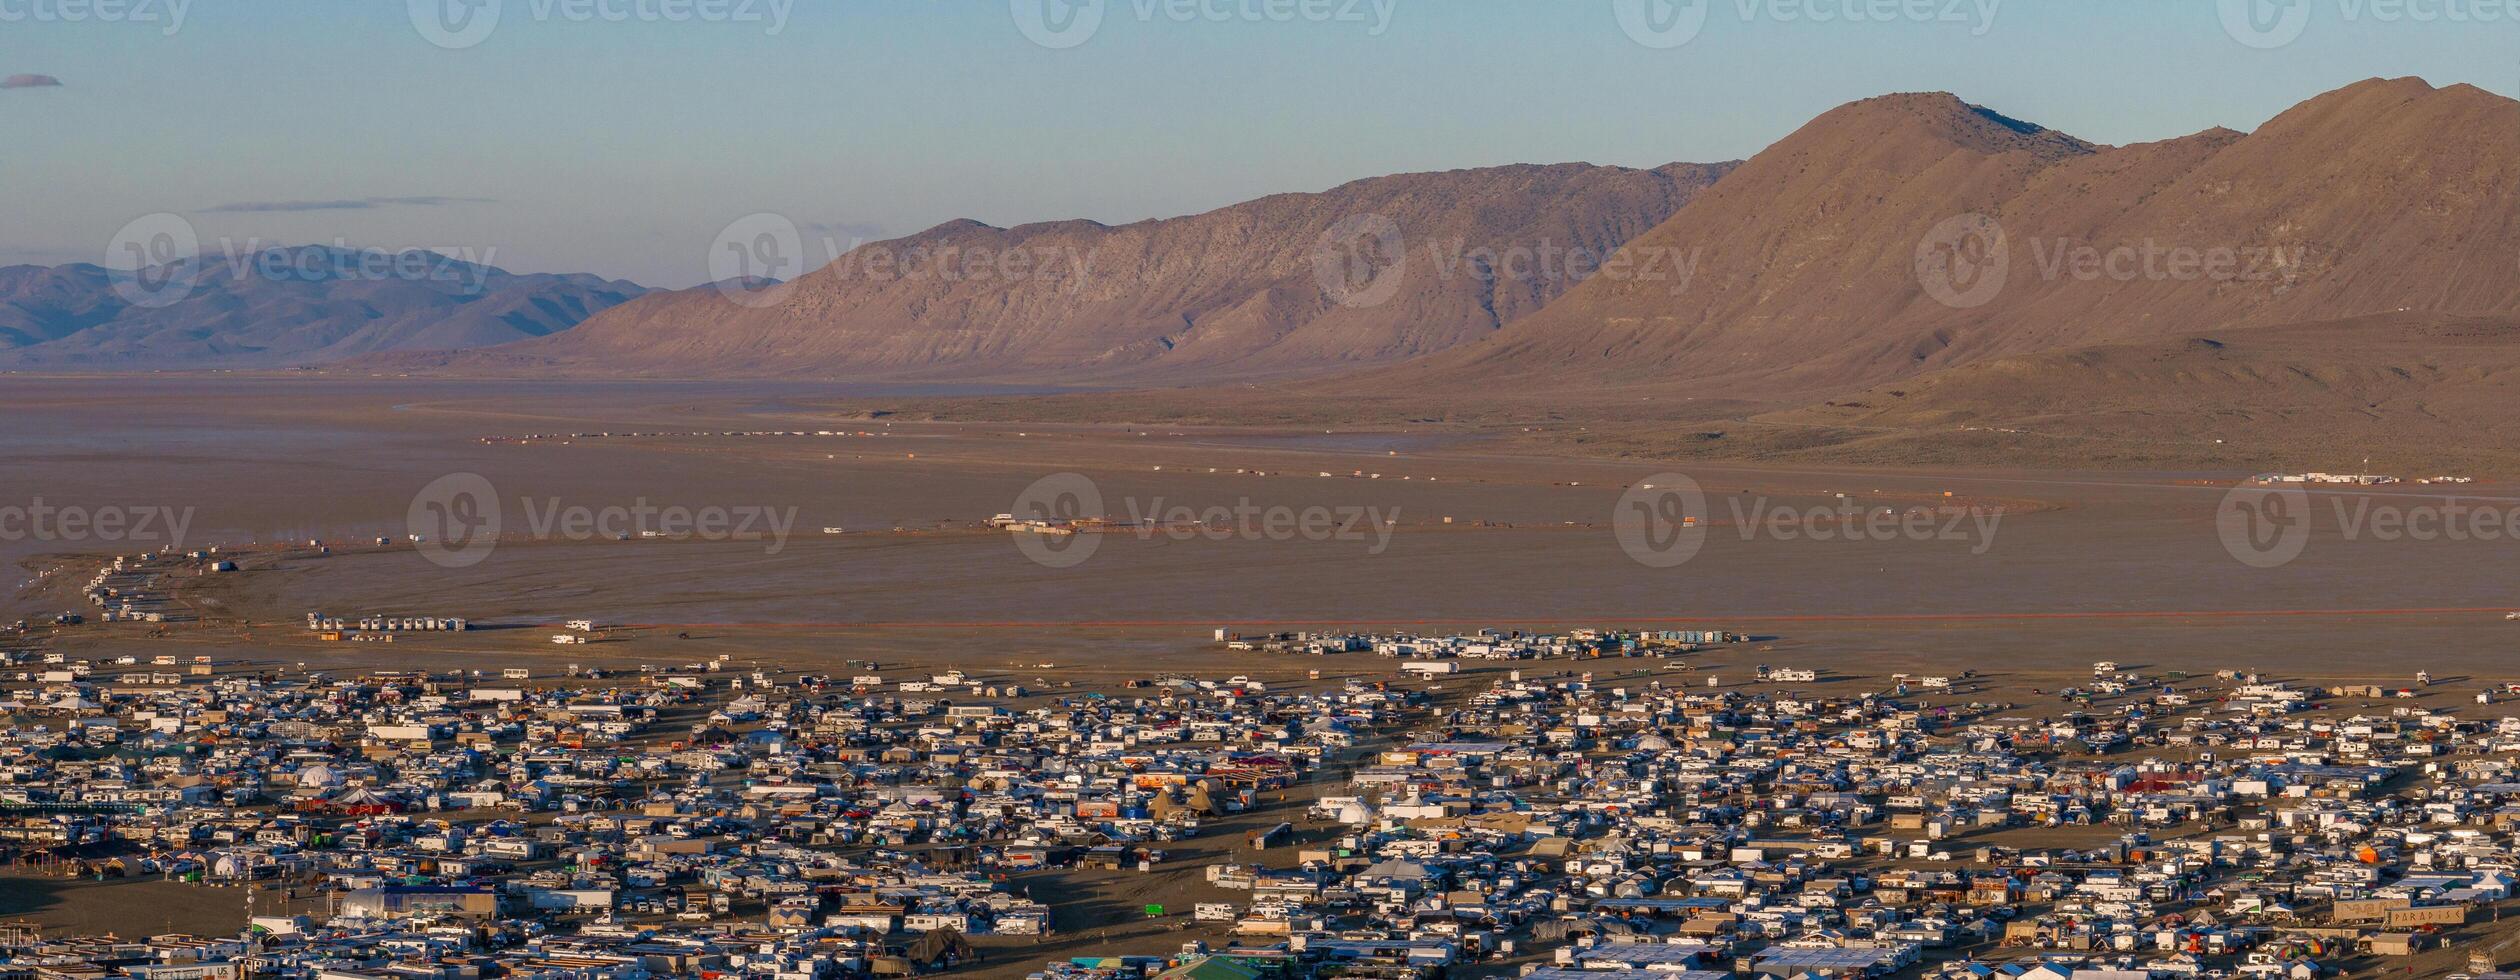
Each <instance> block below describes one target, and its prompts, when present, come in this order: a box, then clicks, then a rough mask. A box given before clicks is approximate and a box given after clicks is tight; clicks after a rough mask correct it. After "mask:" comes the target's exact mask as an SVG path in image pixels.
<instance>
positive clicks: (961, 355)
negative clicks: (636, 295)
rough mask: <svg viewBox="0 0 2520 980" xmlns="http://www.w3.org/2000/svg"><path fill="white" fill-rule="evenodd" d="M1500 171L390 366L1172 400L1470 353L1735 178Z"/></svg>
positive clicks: (1070, 224)
mask: <svg viewBox="0 0 2520 980" xmlns="http://www.w3.org/2000/svg"><path fill="white" fill-rule="evenodd" d="M1731 166H1732V165H1730V164H1714V165H1695V164H1673V165H1670V166H1666V167H1662V168H1659V169H1654V170H1634V169H1627V168H1621V167H1600V166H1591V165H1586V164H1563V165H1555V166H1509V167H1495V168H1490V169H1483V170H1459V171H1452V172H1447V173H1424V174H1405V175H1400V176H1393V177H1378V178H1373V179H1369V180H1360V181H1356V182H1353V183H1350V184H1346V185H1343V186H1340V187H1337V188H1334V189H1332V190H1329V191H1326V192H1322V193H1317V194H1280V195H1276V196H1272V197H1265V198H1261V199H1259V200H1255V201H1251V202H1248V203H1244V204H1238V205H1234V206H1231V207H1227V208H1223V209H1220V210H1216V211H1211V212H1207V213H1205V214H1199V215H1193V216H1189V217H1182V218H1171V219H1165V220H1158V221H1143V222H1138V223H1136V224H1130V225H1123V226H1118V227H1112V226H1107V225H1102V224H1098V223H1095V222H1091V221H1064V222H1054V223H1048V224H1035V225H1025V226H1021V227H1017V228H994V227H990V226H987V225H983V224H980V223H978V222H972V221H958V222H953V223H950V224H946V225H942V226H939V227H936V228H933V229H930V230H928V231H926V232H922V233H920V234H917V235H913V236H910V237H908V238H903V239H899V240H896V241H889V242H880V243H876V244H872V245H866V246H862V247H860V248H857V249H855V250H853V251H851V252H849V253H848V254H847V255H844V256H842V257H841V258H840V259H839V260H837V261H835V262H833V263H831V264H830V265H829V266H826V267H824V268H822V269H820V270H817V271H814V272H812V273H808V274H806V275H804V276H802V277H799V278H798V279H797V280H796V281H794V282H792V283H787V284H784V285H781V286H778V287H776V288H772V289H760V290H736V291H732V293H733V295H731V296H730V295H729V292H730V291H726V290H716V289H708V288H703V289H695V290H685V291H682V292H677V293H664V294H657V295H653V296H649V297H647V298H645V299H642V300H640V301H638V302H634V303H630V304H626V305H624V306H623V307H621V308H620V309H616V310H612V311H610V312H608V313H605V314H603V315H601V316H598V317H595V318H594V319H592V320H590V321H589V322H587V323H586V324H585V325H584V326H581V327H579V328H578V329H575V330H571V331H569V332H567V333H565V334H560V335H556V336H552V337H547V338H543V339H540V340H535V341H528V342H525V343H519V344H514V345H510V346H507V347H503V348H499V349H496V350H491V351H478V352H471V353H467V354H462V355H455V356H449V357H432V356H427V355H420V356H405V357H396V358H391V359H388V360H387V361H385V362H380V363H394V364H402V365H407V366H435V367H439V368H444V369H450V370H456V371H489V372H498V371H516V370H527V371H534V372H545V371H564V372H569V371H574V372H586V373H627V374H649V375H659V376H765V377H820V378H849V379H865V378H890V379H956V380H978V379H993V380H1011V379H1024V380H1066V381H1094V382H1110V383H1122V384H1149V383H1151V384H1170V383H1181V382H1188V381H1218V380H1228V379H1245V378H1258V377H1266V376H1273V375H1293V374H1318V373H1323V372H1327V371H1333V370H1337V369H1341V368H1353V367H1358V366H1363V365H1373V364H1383V363H1390V362H1395V361H1399V360H1403V359H1406V358H1410V357H1416V356H1421V355H1425V354H1429V353H1433V352H1436V351H1442V350H1446V349H1449V348H1453V347H1457V346H1459V345H1462V344H1466V343H1470V342H1472V341H1476V340H1478V339H1480V338H1482V337H1485V336H1487V335H1489V334H1491V333H1494V332H1495V331H1496V330H1497V329H1499V328H1500V327H1502V326H1504V325H1505V324H1508V323H1511V322H1513V321H1514V320H1516V319H1518V318H1520V317H1522V316H1524V315H1527V314H1529V313H1531V312H1533V311H1536V310H1538V309H1540V308H1541V307H1542V306H1544V305H1546V304H1547V303H1548V302H1549V301H1550V300H1552V299H1554V298H1556V297H1557V296H1558V295H1559V294H1561V293H1563V292H1564V291H1565V290H1566V289H1567V288H1569V287H1571V286H1573V285H1574V284H1575V283H1576V282H1577V281H1579V280H1580V279H1581V278H1583V277H1584V276H1586V275H1589V274H1591V273H1592V272H1593V271H1594V269H1595V268H1596V267H1597V266H1598V265H1599V263H1600V262H1601V261H1602V260H1603V259H1605V258H1607V257H1608V256H1609V255H1611V254H1612V253H1613V252H1614V251H1615V250H1616V249H1617V247H1618V246H1619V244H1620V243H1622V242H1624V241H1626V240H1627V239H1629V238H1630V237H1632V236H1634V235H1637V234H1639V233H1641V232H1644V231H1645V230H1647V229H1649V228H1652V227H1654V226H1655V225H1657V224H1660V223H1662V222H1663V220H1664V219H1666V218H1668V217H1670V216H1671V215H1672V214H1673V213H1674V212H1675V211H1677V210H1679V209H1680V208H1681V206H1682V205H1684V204H1686V203H1687V202H1688V201H1689V200H1690V199H1691V198H1692V197H1694V196H1696V195H1697V194H1698V193H1699V192H1700V191H1702V190H1703V189H1705V188H1706V187H1708V186H1709V185H1712V184H1714V183H1715V182H1716V181H1717V180H1718V178H1721V177H1722V176H1723V175H1724V174H1725V173H1726V172H1727V171H1729V170H1730V169H1731Z"/></svg>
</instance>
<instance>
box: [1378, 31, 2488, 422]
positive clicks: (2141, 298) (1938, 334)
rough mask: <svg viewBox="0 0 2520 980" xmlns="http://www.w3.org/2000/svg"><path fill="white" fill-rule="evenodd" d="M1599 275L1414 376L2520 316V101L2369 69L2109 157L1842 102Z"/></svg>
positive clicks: (1824, 369)
mask: <svg viewBox="0 0 2520 980" xmlns="http://www.w3.org/2000/svg"><path fill="white" fill-rule="evenodd" d="M1627 248H1628V249H1631V250H1654V251H1683V252H1688V253H1691V254H1695V255H1697V256H1699V261H1698V264H1697V273H1696V276H1695V277H1694V278H1693V279H1692V280H1691V281H1690V283H1689V288H1688V289H1687V290H1686V291H1685V292H1684V293H1682V294H1681V295H1677V296H1674V295H1671V294H1670V293H1669V292H1668V291H1666V290H1661V289H1655V288H1646V287H1645V286H1644V285H1641V284H1638V283H1634V282H1626V281H1620V280H1616V279H1612V278H1610V277H1600V278H1596V279H1593V280H1591V281H1587V282H1585V283H1584V284H1582V285H1581V286H1579V287H1577V288H1575V289H1574V290H1572V291H1570V292H1569V293H1568V295H1566V296H1565V297H1564V298H1562V299H1560V300H1558V301H1557V302H1556V303H1554V304H1552V305H1551V306H1550V307H1549V308H1548V309H1546V310H1543V311H1541V312H1540V313H1538V314H1535V315H1533V316H1530V317H1526V318H1524V319H1522V320H1520V321H1517V322H1516V323H1514V324H1512V325H1510V326H1508V327H1507V328H1506V329H1504V330H1502V331H1499V332H1498V334H1497V335H1496V336H1494V337H1492V338H1489V339H1488V340H1486V341H1484V342H1482V343H1479V344H1476V345H1472V346H1469V347H1465V348H1463V349H1460V350H1457V351H1453V352H1449V353H1447V354H1442V355H1438V356H1436V357H1434V358H1430V359H1428V360H1426V361H1424V362H1421V363H1418V364H1412V365H1408V366H1405V367H1403V368H1401V369H1398V370H1397V371H1396V372H1394V374H1393V375H1392V376H1391V377H1390V378H1389V379H1387V380H1391V381H1398V382H1403V383H1424V384H1436V383H1494V382H1498V381H1502V380H1523V381H1534V382H1538V381H1560V382H1564V381H1576V380H1591V381H1597V382H1611V383H1664V382H1671V383H1686V384H1688V385H1690V386H1691V387H1693V388H1695V389H1697V390H1711V391H1732V392H1749V391H1756V392H1762V393H1764V394H1765V395H1766V396H1768V397H1771V398H1773V397H1777V396H1779V395H1780V394H1781V393H1791V392H1802V393H1808V394H1811V395H1814V396H1817V395H1819V394H1821V393H1825V392H1830V391H1838V390H1843V389H1845V388H1848V387H1850V386H1856V385H1862V384H1868V383H1873V382H1879V381H1884V380H1889V379H1896V378H1900V377H1904V376H1907V375H1912V374H1917V373H1920V372H1926V371H1932V370H1937V369H1942V368H1948V367H1953V366H1956V365H1962V364H1967V363H1972V362H1976V361H1980V360H1984V359H1988V358H1997V357H2007V356H2015V355H2024V354H2031V353H2036V352H2040V351H2052V350H2062V349H2071V348H2077V347H2083V346H2087V345H2094V344H2109V343H2127V342H2137V341H2143V340H2147V339H2158V338H2168V337H2177V336H2181V335H2186V334H2192V333H2197V332H2201V331H2206V330H2210V329H2223V328H2230V327H2249V326H2268V325H2280V324H2290V323H2307V322H2317V321H2333V320H2339V319H2344V318H2349V317H2357V316H2364V315H2370V314H2381V313H2391V312H2396V311H2399V310H2402V309H2404V310H2411V311H2417V312H2427V313H2439V314H2496V313H2511V312H2520V103H2515V102H2513V101H2511V100H2508V99H2504V98H2501V97H2499V96H2495V95H2492V94H2490V93H2487V92H2484V91H2482V90H2479V89H2476V88H2472V87H2468V86H2453V87H2450V88H2443V89H2435V88H2433V87H2432V86H2430V85H2428V84H2426V83H2424V82H2422V81H2420V80H2416V79H2399V80H2394V81H2379V80H2375V81H2370V82H2364V83H2360V84H2356V85H2354V86H2351V87H2348V88H2345V89H2342V90H2339V91H2337V92H2333V93H2330V94H2327V95H2324V96H2320V97H2319V98H2316V99H2313V100H2311V101H2309V102H2306V103H2304V104H2302V105H2300V106H2298V107H2296V108H2294V109H2292V110H2290V111H2288V112H2286V113H2284V114H2283V115H2281V116H2279V117H2277V118H2276V119H2274V120H2272V121H2270V122H2268V123H2267V124H2266V125H2265V126H2263V127H2261V128H2260V129H2259V130H2258V131H2256V132H2254V133H2249V134H2246V135H2243V134H2240V133H2235V132H2231V131H2228V130H2213V131H2208V132H2204V133H2199V134H2196V135H2193V136H2188V137H2185V138H2181V139H2176V140H2170V141H2166V142H2161V143H2150V144H2142V145H2136V146H2127V147H2118V148H2107V147H2096V146H2093V145H2090V144H2087V143H2084V142H2082V141H2079V140H2075V139H2073V138H2071V137H2067V136H2064V135H2061V134H2057V133H2053V132H2049V131H2046V130H2043V129H2040V128H2038V127H2035V126H2031V125H2028V124H2024V123H2020V122H2017V121H2014V120H2009V119H2005V118H2003V117H2000V116H1997V115H1994V114H1993V113H1990V112H1988V111H1986V110H1984V109H1980V108H1977V107H1974V106H1970V105H1967V104H1964V103H1962V102H1961V101H1959V100H1958V99H1955V98H1952V97H1950V96H1947V95H1894V96H1887V97H1883V98H1878V99H1872V100H1867V101H1864V102H1858V103H1855V104H1852V105H1848V106H1845V107H1842V108H1840V109H1837V110H1835V111H1832V112H1830V113H1828V114H1826V115H1823V116H1821V117H1820V118H1819V119H1817V120H1815V121H1813V122H1812V123H1811V124H1810V125H1808V126H1806V127H1804V128H1803V129H1802V130H1800V131H1799V132H1796V133H1795V134H1793V135H1792V136H1790V137H1788V138H1786V139H1785V140H1783V141H1781V142H1779V143H1777V144H1776V145H1775V146H1773V147H1770V148H1769V149H1768V150H1766V151H1765V152H1762V153H1760V154H1759V155H1757V156H1756V157H1754V158H1752V159H1751V160H1749V161H1748V162H1746V163H1745V164H1743V165H1742V166H1741V168H1740V169H1739V170H1737V171H1736V172H1734V173H1732V174H1731V175H1729V176H1727V177H1726V178H1725V179H1724V181H1723V182H1722V183H1721V184H1719V185H1717V186H1715V187H1714V188H1712V189H1710V190H1709V191H1708V192H1707V193H1706V194H1704V195H1701V196H1700V197H1699V199H1698V200H1697V201H1695V202H1693V203H1691V204H1690V205H1689V206H1688V207H1686V208H1684V209H1682V210H1681V211H1680V213H1679V214H1677V215H1676V216H1674V217H1673V218H1672V220H1670V221H1669V222H1666V223H1665V224H1663V225H1662V226H1661V227H1658V228H1656V229H1654V230H1653V231H1651V232H1649V233H1647V234H1645V235H1641V236H1638V238H1636V239H1635V240H1634V241H1632V242H1630V243H1629V244H1628V246H1627Z"/></svg>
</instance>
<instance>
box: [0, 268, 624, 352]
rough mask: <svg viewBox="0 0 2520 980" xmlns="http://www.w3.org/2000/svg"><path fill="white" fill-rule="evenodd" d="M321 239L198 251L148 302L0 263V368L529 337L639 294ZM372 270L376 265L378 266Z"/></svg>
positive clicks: (98, 273) (102, 274) (594, 282)
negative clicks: (196, 259)
mask: <svg viewBox="0 0 2520 980" xmlns="http://www.w3.org/2000/svg"><path fill="white" fill-rule="evenodd" d="M405 256H406V257H407V258H404V259H402V260H401V261H396V262H386V261H382V259H384V258H385V257H384V256H382V253H375V252H362V251H359V250H354V249H341V248H331V247H321V246H308V247H303V248H291V249H273V250H265V251H260V252H255V253H252V254H245V255H238V256H232V257H231V256H212V257H208V258H206V259H205V260H204V261H202V262H201V263H200V264H199V265H198V266H197V267H196V271H195V272H194V274H193V276H192V278H191V280H190V281H191V283H192V285H191V288H190V289H189V290H188V291H179V292H178V293H177V295H179V296H180V298H178V299H175V300H174V301H173V302H171V303H169V304H167V305H163V306H155V305H152V304H141V303H135V302H133V301H132V299H131V298H130V297H127V296H125V295H124V294H125V292H129V291H128V290H118V289H117V288H116V286H117V284H118V283H122V282H124V281H125V280H126V279H127V278H128V276H127V274H124V273H117V272H113V271H109V270H107V269H104V268H101V267H98V266H94V265H85V264H80V265H66V266H58V267H51V268H46V267H39V266H11V267H8V268H0V365H7V366H12V367H37V368H42V367H56V368H64V367H70V368H82V369H135V368H162V367H278V366H287V365H295V364H307V363H322V362H327V361H335V360H340V359H342V358H345V357H350V356H353V355H358V354H366V353H372V352H377V351H394V350H410V349H444V348H454V347H480V346H489V345H493V344H503V343H509V342H513V341H517V340H522V339H526V338H532V337H541V336H545V335H549V334H552V333H557V332H559V331H563V330H567V329H569V328H570V327H573V326H576V325H577V324H578V323H579V322H581V321H583V320H585V319H586V318H587V317H589V316H592V315H594V314H596V313H599V312H601V311H603V310H606V309H609V308H611V307H613V306H616V305H618V304H620V303H622V302H624V301H627V300H629V299H632V298H635V297H637V296H639V295H642V294H643V293H645V292H646V290H645V289H644V288H643V287H640V286H638V285H635V284H632V283H627V282H619V281H607V280H604V279H600V278H597V277H594V276H586V275H517V274H514V273H510V272H507V271H506V270H503V269H498V268H495V267H491V266H484V265H479V264H475V263H469V262H462V261H458V260H455V259H451V258H446V257H444V256H438V255H435V254H429V253H405ZM380 270H381V271H380Z"/></svg>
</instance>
